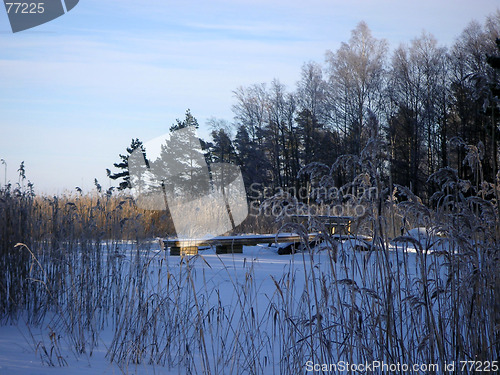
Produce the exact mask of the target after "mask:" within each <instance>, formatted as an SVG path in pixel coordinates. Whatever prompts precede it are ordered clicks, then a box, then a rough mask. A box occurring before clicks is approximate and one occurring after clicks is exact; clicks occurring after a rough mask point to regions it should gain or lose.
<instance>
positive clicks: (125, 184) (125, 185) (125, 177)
mask: <svg viewBox="0 0 500 375" xmlns="http://www.w3.org/2000/svg"><path fill="white" fill-rule="evenodd" d="M138 148H140V149H141V151H142V153H143V155H144V160H146V163H147V159H146V150H145V148H144V146H143V144H142V142H141V141H140V140H139V139H138V138H136V139H132V142H131V144H130V147H127V154H126V155H122V154H120V159H121V161H120V162H119V163H114V164H113V166H114V167H115V168H118V169H120V171H119V172H116V173H112V172H111V171H110V170H109V169H106V174H107V176H108V177H109V178H111V179H112V180H119V179H121V180H122V181H120V184H119V185H118V190H125V189H129V188H131V187H132V186H131V184H130V174H129V170H128V158H129V157H130V155H131V154H132V152H134V151H135V150H136V149H138Z"/></svg>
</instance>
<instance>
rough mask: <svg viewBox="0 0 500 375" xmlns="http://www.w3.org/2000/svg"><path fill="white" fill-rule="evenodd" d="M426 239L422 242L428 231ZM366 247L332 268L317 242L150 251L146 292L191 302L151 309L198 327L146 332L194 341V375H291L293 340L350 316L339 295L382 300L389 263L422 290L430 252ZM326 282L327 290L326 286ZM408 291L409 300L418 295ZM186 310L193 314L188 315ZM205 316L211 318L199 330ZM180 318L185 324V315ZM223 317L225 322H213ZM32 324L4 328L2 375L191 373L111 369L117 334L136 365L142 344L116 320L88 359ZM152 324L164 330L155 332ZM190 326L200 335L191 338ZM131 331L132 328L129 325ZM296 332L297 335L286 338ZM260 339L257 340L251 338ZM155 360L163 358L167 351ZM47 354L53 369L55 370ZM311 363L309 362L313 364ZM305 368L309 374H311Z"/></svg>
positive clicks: (44, 326)
mask: <svg viewBox="0 0 500 375" xmlns="http://www.w3.org/2000/svg"><path fill="white" fill-rule="evenodd" d="M412 234H413V233H412ZM417 234H419V236H420V235H421V234H422V233H417ZM282 246H283V245H282ZM128 247H130V245H123V248H121V249H118V252H119V253H120V254H124V255H125V256H126V259H125V261H126V262H130V263H132V259H133V255H132V254H133V252H132V251H128ZM364 247H366V242H364V241H360V240H354V239H353V240H347V241H344V242H343V243H341V244H339V245H338V249H337V252H336V253H337V254H336V256H337V262H336V263H334V262H333V260H334V257H333V256H332V255H333V254H334V252H333V251H332V250H331V249H329V248H328V247H327V246H325V245H320V246H318V247H317V248H315V249H314V251H313V252H312V253H309V252H298V253H296V254H294V255H278V254H277V250H278V249H277V247H275V246H267V245H260V246H252V247H244V249H243V253H242V254H224V255H217V254H215V250H214V249H213V248H209V249H206V250H202V251H200V255H199V256H196V257H193V258H190V259H189V261H188V262H186V261H185V260H184V261H182V260H181V258H180V257H173V256H168V255H167V254H165V252H164V251H162V250H160V247H159V244H155V243H154V244H153V245H152V246H151V248H150V249H149V250H147V251H144V252H142V253H141V256H142V257H144V258H145V259H146V260H148V269H147V272H148V275H149V276H147V280H148V282H147V283H146V284H145V285H146V286H145V288H148V289H149V290H147V293H150V294H151V295H153V294H154V293H156V292H155V291H156V290H161V291H165V290H169V292H166V293H167V294H168V295H169V296H173V295H175V292H173V290H174V288H172V287H171V285H173V284H176V285H177V286H178V285H183V288H186V290H187V291H188V294H190V295H191V296H190V297H186V298H188V299H185V298H184V297H182V296H177V298H178V299H177V300H175V301H172V299H173V297H169V299H168V300H169V301H172V304H173V307H171V308H170V307H169V308H165V307H164V306H162V305H161V303H158V304H152V305H151V306H152V308H153V307H154V308H157V309H158V311H161V313H162V314H167V315H168V314H178V313H179V312H181V313H184V314H190V315H191V316H189V317H188V316H186V321H188V322H189V323H188V324H187V325H186V327H184V328H181V329H180V331H176V330H175V327H171V328H169V329H171V330H172V332H173V333H172V334H173V335H174V337H172V338H169V337H167V336H168V334H166V333H162V334H158V339H155V338H154V337H156V336H155V335H156V334H157V333H155V332H153V331H154V329H158V328H160V329H163V328H164V327H165V326H168V324H169V323H168V322H172V321H176V320H175V319H174V318H173V317H171V316H169V317H162V318H161V319H163V320H161V321H160V322H157V323H154V324H156V326H155V325H154V324H153V323H149V322H148V323H147V324H145V325H144V327H148V328H147V329H152V330H153V331H151V332H152V333H148V334H147V335H144V336H145V337H153V338H152V339H151V340H153V341H155V340H158V341H159V343H158V344H159V345H161V346H163V347H168V346H169V345H173V344H169V342H171V341H169V340H173V341H172V342H176V343H179V342H181V341H182V342H183V343H185V344H183V345H188V344H189V343H192V344H193V348H191V351H192V352H195V353H193V354H192V357H191V358H190V359H189V360H188V359H185V361H186V363H187V362H189V364H188V365H186V366H188V368H189V371H191V372H192V373H203V371H202V369H203V368H210V369H211V373H221V374H231V373H234V374H239V373H241V372H240V369H242V368H244V369H247V370H246V371H247V373H252V372H255V373H263V374H280V373H284V371H283V368H284V367H283V366H287V363H286V362H283V357H284V356H290V355H292V354H293V353H294V350H295V349H293V350H292V349H291V348H290V347H288V346H290V345H292V344H293V345H295V344H294V343H296V345H297V346H300V345H302V344H304V342H306V341H307V340H308V337H309V335H310V334H312V333H314V332H315V330H314V329H313V328H311V326H314V325H315V324H319V323H320V320H321V321H322V323H321V324H323V327H326V328H323V329H327V328H328V329H331V327H333V324H335V322H338V321H339V319H342V318H341V315H342V314H340V313H339V312H338V310H339V309H349V308H350V307H349V306H335V305H333V304H332V303H334V301H336V300H337V299H339V298H340V299H345V300H350V301H351V303H353V304H355V305H356V304H359V305H360V306H361V304H363V303H364V302H367V301H370V303H372V302H373V303H376V301H377V299H379V298H380V297H378V296H377V294H378V293H379V292H380V290H379V289H378V288H381V287H382V286H383V285H385V284H384V283H383V282H381V281H380V280H378V278H380V276H381V275H382V274H383V271H382V270H380V267H379V266H378V265H379V264H381V263H382V262H383V263H386V264H390V267H391V269H392V272H393V273H394V274H393V276H394V275H395V276H394V277H395V279H397V280H398V281H397V283H400V286H401V289H403V287H404V288H408V289H411V288H414V286H413V285H410V283H411V282H412V281H413V280H414V278H415V277H416V274H417V273H418V267H419V260H418V259H423V258H419V257H422V255H421V254H418V253H417V251H416V250H415V249H414V247H413V245H412V244H410V243H406V244H390V245H389V247H388V248H387V249H386V251H383V250H382V249H380V248H379V249H378V251H361V250H363V248H364ZM403 270H404V272H403ZM333 274H334V275H333ZM182 280H184V281H182ZM322 283H323V284H324V286H325V288H326V289H324V288H323V289H324V290H323V289H322V286H321V285H323V284H322ZM311 284H314V285H315V286H314V285H311ZM155 288H156V289H155ZM169 288H170V289H169ZM333 289H336V290H335V291H334V290H333ZM353 290H355V292H356V293H358V294H357V295H356V297H353V298H354V300H352V299H350V298H351V297H348V298H347V297H346V296H348V295H349V293H350V292H352V291H353ZM129 292H130V291H129ZM316 292H318V293H319V292H321V293H325V294H328V293H331V294H332V295H333V294H335V293H336V296H335V297H333V296H330V297H329V296H327V295H324V296H315V297H313V294H314V293H316ZM130 293H132V292H130ZM404 293H405V296H408V295H409V294H410V290H406V291H405V292H404ZM129 295H130V294H129ZM344 297H346V298H344ZM193 298H195V299H194V300H193ZM314 300H316V301H318V300H320V301H326V302H325V303H326V306H315V305H314V304H313V303H312V302H314ZM129 301H130V300H129ZM193 301H194V302H193ZM184 303H185V305H182V304H184ZM181 305H182V306H186V308H185V309H181V308H180V307H179V306H181ZM155 306H156V307H155ZM351 308H352V306H351ZM196 309H198V311H196ZM147 314H149V315H148V319H151V317H152V316H154V312H152V313H151V312H147ZM196 316H198V317H202V319H203V320H204V322H203V323H201V325H200V326H198V324H200V323H199V321H198V320H197V319H196ZM316 316H320V317H321V318H320V320H318V321H316V320H315V319H316V318H315V317H316ZM193 317H195V318H193ZM120 318H121V317H120ZM120 318H118V322H119V323H120V322H121V323H123V322H125V321H120ZM172 319H174V320H172ZM176 319H177V322H179V317H177V318H176ZM221 319H222V320H225V321H224V322H216V323H214V321H217V320H221ZM26 320H27V317H21V318H20V319H19V321H18V322H17V324H16V325H4V326H0V374H2V375H3V374H5V375H7V374H9V375H10V374H22V375H28V374H30V375H31V374H33V375H45V374H51V375H52V374H77V375H78V374H122V373H134V374H135V373H137V374H184V373H188V372H189V371H188V370H186V367H185V365H184V363H185V362H183V360H182V358H184V357H183V356H185V355H186V354H178V355H179V357H176V359H175V360H172V361H171V363H170V364H168V363H167V364H148V362H149V360H148V358H149V357H148V355H145V356H144V360H143V361H139V362H141V363H140V364H133V363H130V361H128V362H129V363H128V364H123V363H122V364H117V363H110V361H109V358H106V354H107V353H108V349H110V348H111V347H112V346H113V337H114V336H116V335H117V332H121V333H119V335H121V336H119V337H121V339H123V340H124V341H127V340H128V342H129V345H128V346H125V347H124V348H122V349H119V348H118V346H115V348H118V349H116V350H115V353H117V354H116V355H117V356H119V355H124V356H125V357H126V358H128V359H129V360H130V358H131V354H130V351H131V350H133V349H132V348H133V345H134V344H133V342H130V341H133V337H134V336H133V335H132V334H126V333H123V332H125V331H126V330H127V327H125V328H123V327H122V328H121V329H122V331H120V330H119V329H117V324H113V323H112V322H111V321H112V320H113V319H111V320H110V321H109V322H108V323H107V324H106V325H105V327H104V328H103V329H102V330H100V333H99V337H98V339H97V345H95V346H92V347H91V348H90V349H89V348H87V350H86V351H85V353H83V354H79V355H76V354H75V350H74V349H73V347H74V346H72V341H71V340H70V338H69V335H68V334H67V333H66V332H64V331H62V330H61V329H60V328H57V327H52V326H51V324H54V323H53V322H54V321H53V320H51V319H49V318H46V319H44V321H43V322H41V324H40V325H39V326H35V325H32V324H30V325H28V324H26ZM162 322H164V323H162ZM287 322H291V323H287ZM152 326H154V327H156V328H151V327H152ZM58 327H59V326H58ZM200 327H203V328H200ZM144 329H146V328H144ZM165 329H166V328H165ZM190 329H192V332H190V333H187V332H186V331H189V330H190ZM201 329H203V330H204V331H203V332H204V333H203V335H202V337H203V340H204V342H203V343H202V342H201V341H200V340H198V341H196V340H195V341H192V339H191V338H190V337H199V336H200V330H201ZM124 330H125V331H124ZM273 330H274V332H273ZM130 331H131V332H132V331H133V329H132V328H130ZM292 331H293V334H291V336H293V337H283V336H284V335H287V334H288V333H290V332H292ZM148 332H149V331H148ZM179 332H186V337H179V336H175V335H179ZM253 334H255V337H250V336H252V335H253ZM180 335H181V336H182V334H180ZM188 335H192V336H189V337H188ZM335 335H336V334H335V333H333V331H332V333H331V334H329V336H328V337H329V340H330V342H331V343H332V344H331V348H330V349H331V351H332V352H333V353H335V352H337V353H339V352H341V351H342V348H343V346H342V343H338V342H337V343H334V342H335V340H334V337H336V336H335ZM114 345H117V343H116V342H115V343H114ZM178 346H180V344H179V345H178ZM145 347H146V348H147V347H148V346H147V345H146V346H145ZM127 348H128V349H127ZM181 349H183V348H179V347H176V348H175V349H174V351H177V352H176V353H180V350H181ZM45 351H46V352H45ZM188 352H189V351H188ZM243 352H244V353H243ZM306 352H307V350H306ZM174 354H175V353H174ZM154 355H156V356H157V357H158V353H155V354H154ZM154 355H151V356H154ZM249 356H253V358H252V359H251V361H253V362H258V363H257V364H255V363H254V364H249V363H245V358H246V357H249ZM157 357H155V358H157ZM166 357H168V356H166ZM166 357H163V358H166ZM306 357H307V356H306ZM306 357H304V359H303V361H305V359H306ZM48 358H50V360H51V361H52V363H53V364H54V366H49V365H48V362H49V361H48ZM307 358H309V357H307ZM175 361H177V364H174V365H173V364H172V362H175ZM179 361H180V362H179ZM297 361H298V363H299V365H300V361H301V359H300V358H298V359H297ZM116 362H118V361H116ZM166 362H168V360H167V361H166ZM292 362H293V361H292ZM61 365H62V366H61ZM193 366H194V367H193ZM302 366H305V362H304V363H303V364H302ZM248 369H250V370H248ZM252 369H253V370H252ZM295 371H297V369H295V370H294V369H289V370H288V373H294V372H295ZM301 372H305V370H304V368H302V371H301Z"/></svg>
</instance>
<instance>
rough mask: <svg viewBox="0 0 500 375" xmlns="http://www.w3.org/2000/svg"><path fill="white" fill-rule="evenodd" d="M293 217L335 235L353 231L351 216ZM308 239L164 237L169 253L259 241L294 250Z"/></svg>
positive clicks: (220, 250)
mask: <svg viewBox="0 0 500 375" xmlns="http://www.w3.org/2000/svg"><path fill="white" fill-rule="evenodd" d="M292 219H293V220H294V221H295V222H297V223H302V224H307V223H306V221H307V222H308V223H309V221H310V220H316V221H318V222H320V223H322V224H323V225H324V226H325V228H326V229H327V231H328V232H329V234H333V235H334V236H335V237H338V238H340V237H342V236H348V235H349V234H350V225H351V222H352V220H353V219H352V218H351V217H346V216H315V217H313V218H311V217H310V216H306V215H295V216H293V217H292ZM316 238H317V234H316V233H312V234H309V235H308V238H307V240H308V241H309V242H311V241H314V240H315V239H316ZM304 240H305V238H303V237H302V236H300V235H299V234H296V233H279V234H250V235H239V236H218V237H212V238H207V239H178V238H172V239H166V240H163V244H164V247H165V249H167V248H170V255H183V256H184V255H196V254H198V249H199V247H203V246H215V251H216V253H217V254H227V253H242V252H243V246H256V245H259V244H272V243H291V246H290V249H291V250H292V251H293V249H295V248H296V247H297V246H298V245H299V244H300V243H301V242H303V241H304Z"/></svg>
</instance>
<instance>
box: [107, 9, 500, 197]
mask: <svg viewBox="0 0 500 375" xmlns="http://www.w3.org/2000/svg"><path fill="white" fill-rule="evenodd" d="M499 37H500V10H499V11H497V12H496V13H494V14H492V15H490V16H489V17H487V19H486V21H485V22H484V24H480V23H478V22H476V21H473V22H471V23H470V24H469V25H468V26H467V27H466V28H465V29H464V30H463V32H462V33H461V34H460V35H459V36H458V38H457V39H456V42H455V43H454V44H453V45H452V46H450V47H447V46H443V45H440V44H439V42H438V41H437V40H436V39H435V38H434V37H433V36H432V35H431V34H428V33H425V32H423V33H422V34H421V35H420V36H419V37H417V38H415V39H413V40H412V41H411V42H410V43H409V44H401V45H400V46H399V47H397V48H395V49H394V50H392V51H390V49H389V46H388V43H387V41H385V40H383V39H377V38H375V37H374V36H373V35H372V32H371V31H370V29H369V27H368V26H367V25H366V23H364V22H361V23H359V24H358V25H357V27H356V28H355V29H354V30H353V31H352V34H351V38H350V40H349V41H348V42H345V43H342V44H341V46H340V48H338V49H337V50H336V51H327V52H326V60H325V63H324V64H320V63H317V62H307V63H305V64H304V65H303V67H302V73H301V77H300V80H299V81H298V83H297V86H296V87H295V89H294V90H290V89H289V88H287V87H286V86H285V85H284V84H282V83H280V81H279V79H274V80H273V81H272V82H271V83H258V84H257V83H256V84H253V85H250V86H247V87H239V88H237V89H236V90H235V91H234V96H235V104H234V105H233V108H232V110H233V112H234V121H233V123H232V124H229V122H227V121H225V120H217V119H214V120H212V121H211V124H210V125H211V127H212V133H211V136H212V139H211V141H208V142H203V144H204V146H206V148H207V149H208V150H209V151H210V153H209V155H210V159H211V161H213V162H220V161H223V162H228V163H234V164H238V165H240V166H241V168H242V171H243V176H244V180H245V185H246V186H247V189H248V188H249V187H250V186H251V187H252V188H251V190H252V192H255V191H259V190H260V191H263V190H264V189H268V190H269V189H270V190H273V191H275V190H276V189H279V188H283V189H291V188H293V189H294V191H299V190H300V188H301V187H302V186H304V185H305V184H306V181H308V177H310V176H306V175H305V174H304V173H299V172H300V171H301V170H302V171H303V172H304V170H303V168H304V167H305V166H307V165H311V163H316V166H317V167H320V168H321V167H324V168H326V167H327V166H328V167H330V166H332V165H333V163H335V162H336V161H337V159H338V157H339V156H341V155H360V154H361V153H362V151H363V150H365V148H366V146H367V145H369V144H370V143H373V141H374V140H375V141H376V144H377V150H376V152H377V162H376V164H377V165H376V169H377V173H379V174H380V176H381V178H382V180H383V181H386V182H387V184H399V185H401V186H407V187H409V188H410V189H411V191H412V192H413V193H414V194H416V195H418V196H421V197H422V198H423V199H424V200H428V199H429V197H431V196H432V194H433V193H434V192H435V191H436V189H437V186H436V185H435V184H433V183H428V182H427V180H428V177H429V176H431V175H432V174H433V173H435V172H436V171H438V170H439V169H441V168H443V167H451V168H453V169H455V170H456V171H457V172H458V176H459V178H462V179H470V180H471V181H483V180H485V181H489V182H494V181H495V179H496V172H497V170H498V162H499V161H498V139H499V138H500V136H499V130H498V122H499V119H500V114H499V99H498V92H499V82H500V81H499V80H500V70H499V64H498V57H495V56H498V55H499V54H500V45H497V43H498V42H496V40H497V39H498V38H499ZM495 67H496V68H495ZM193 124H194V125H195V126H197V121H196V119H195V118H194V117H193V115H191V113H190V112H189V111H188V112H187V113H186V119H185V120H183V121H180V120H177V124H175V125H174V126H173V127H172V128H171V130H175V129H179V127H183V126H186V125H193ZM138 144H140V142H135V141H134V142H133V143H132V148H134V147H136V146H137V145H138ZM134 145H135V146H134ZM474 155H476V157H474ZM126 157H127V156H126V155H125V156H124V160H123V161H125V162H126ZM117 166H118V167H120V163H118V165H117ZM121 166H122V167H124V166H126V164H123V163H122V164H121ZM337 166H338V168H336V169H335V171H334V173H332V176H331V177H332V179H333V180H334V183H335V184H336V185H338V186H340V185H342V184H344V183H346V182H347V181H352V179H353V178H354V177H355V175H356V172H359V171H355V170H351V171H349V170H347V169H345V168H341V165H337ZM354 169H355V168H354ZM111 176H113V177H115V178H116V177H124V176H127V173H126V172H125V174H123V173H116V174H114V175H113V174H111ZM126 186H127V183H126V182H125V184H122V187H126ZM249 195H250V196H251V195H252V193H251V192H250V193H249Z"/></svg>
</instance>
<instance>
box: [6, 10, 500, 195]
mask: <svg viewBox="0 0 500 375" xmlns="http://www.w3.org/2000/svg"><path fill="white" fill-rule="evenodd" d="M499 7H500V4H499V3H498V0H477V1H470V0H443V1H439V0H433V1H428V0H420V1H415V0H412V1H406V0H403V1H402V0H398V1H396V0H381V1H378V0H351V1H338V0H330V1H326V0H324V1H323V0H312V1H308V2H304V1H298V0H289V1H281V0H280V1H272V0H267V1H261V0H253V1H247V0H242V1H238V0H233V1H222V0H213V1H187V0H184V1H169V0H163V1H159V0H141V1H131V0H80V3H79V4H78V5H77V6H76V7H75V8H74V9H73V10H72V11H71V12H69V13H67V14H66V15H64V16H62V17H60V18H58V19H56V20H54V21H52V22H50V23H47V24H45V25H41V26H39V27H37V28H34V29H31V30H27V31H24V32H20V33H16V34H13V33H12V32H11V30H10V26H9V24H8V20H7V14H6V12H5V11H4V10H3V8H0V158H3V159H5V160H6V161H7V169H8V174H7V177H8V179H9V180H10V181H11V182H17V173H16V170H17V168H18V166H19V164H20V163H21V161H23V160H24V161H25V165H26V168H27V177H28V178H29V179H30V180H31V181H32V182H34V183H35V188H36V189H37V191H38V192H44V193H51V194H52V193H60V192H63V191H66V190H72V189H74V188H75V187H76V186H81V187H83V188H86V189H88V188H91V187H92V185H93V180H94V178H95V177H97V178H98V179H99V181H100V182H101V184H102V185H103V186H104V187H108V186H110V182H109V181H108V179H107V178H106V177H105V169H106V168H110V167H111V166H112V164H113V163H114V162H116V161H118V154H119V153H123V152H124V149H125V147H127V146H128V145H129V144H130V140H131V138H133V137H134V138H135V137H138V138H140V139H141V140H143V141H148V140H150V139H152V138H155V137H157V136H159V135H161V134H163V133H166V132H167V131H168V128H169V127H170V125H171V124H172V123H173V122H174V121H175V119H176V118H183V116H184V112H185V110H186V109H187V108H190V109H191V112H192V113H193V114H194V115H195V116H196V117H197V118H198V120H199V122H200V124H201V126H202V134H203V133H206V132H207V130H206V126H205V123H206V121H207V119H209V118H211V117H215V118H218V119H225V120H228V121H232V117H233V114H232V112H231V105H232V104H233V103H234V100H233V94H232V91H233V90H235V89H236V88H237V87H238V86H246V85H250V84H253V83H261V82H270V81H271V80H272V79H273V78H278V79H280V81H281V82H283V83H285V84H286V85H287V86H288V87H289V88H290V89H293V88H294V86H295V83H296V82H297V81H298V80H299V78H300V77H299V75H300V69H301V66H302V64H303V63H304V62H307V61H311V60H312V61H317V62H320V63H323V62H324V56H325V51H326V50H327V49H330V50H333V51H335V50H336V49H337V48H338V47H339V45H340V43H341V42H342V41H347V40H348V39H349V37H350V32H351V30H352V29H354V28H355V26H356V25H357V24H358V22H360V21H362V20H364V21H365V22H367V23H368V26H369V27H370V29H371V30H372V32H373V34H374V35H375V36H376V37H378V38H386V39H387V40H388V41H389V44H390V46H391V47H396V46H397V45H399V43H401V42H410V41H411V39H413V38H415V37H417V36H419V35H420V34H421V32H422V31H423V30H425V31H427V32H430V33H432V34H433V35H434V36H435V37H436V38H437V39H438V41H439V42H440V43H441V44H444V45H451V44H452V43H453V41H454V39H455V37H457V36H458V35H459V34H460V32H461V31H462V30H463V28H464V27H465V26H466V25H467V24H468V23H469V22H470V21H471V20H473V19H476V20H477V21H479V22H481V23H482V22H483V21H484V19H485V17H486V16H487V15H489V14H491V13H493V12H494V11H496V9H497V8H499ZM3 180H4V170H3V165H2V166H0V184H3Z"/></svg>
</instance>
